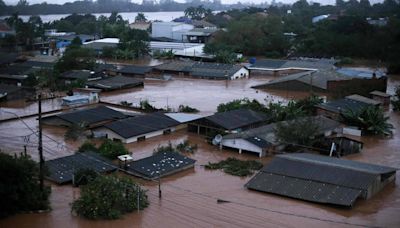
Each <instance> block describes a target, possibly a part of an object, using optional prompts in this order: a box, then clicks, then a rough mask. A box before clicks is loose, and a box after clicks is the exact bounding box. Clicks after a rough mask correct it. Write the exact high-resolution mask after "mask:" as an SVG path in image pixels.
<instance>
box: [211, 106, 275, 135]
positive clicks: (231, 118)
mask: <svg viewBox="0 0 400 228" xmlns="http://www.w3.org/2000/svg"><path fill="white" fill-rule="evenodd" d="M205 119H207V120H209V121H211V122H212V123H214V124H216V125H218V126H220V127H222V128H224V129H226V130H235V129H239V128H242V127H246V126H249V125H252V124H258V123H260V122H264V121H267V120H268V119H269V118H268V116H266V115H265V114H264V113H260V112H256V111H253V110H250V109H237V110H232V111H227V112H219V113H215V114H214V115H212V116H208V117H205Z"/></svg>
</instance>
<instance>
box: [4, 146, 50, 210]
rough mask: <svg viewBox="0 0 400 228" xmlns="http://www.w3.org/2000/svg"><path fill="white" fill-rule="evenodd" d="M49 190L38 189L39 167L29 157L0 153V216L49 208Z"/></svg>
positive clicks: (47, 188)
mask: <svg viewBox="0 0 400 228" xmlns="http://www.w3.org/2000/svg"><path fill="white" fill-rule="evenodd" d="M50 192H51V188H50V187H45V189H44V191H43V192H41V191H40V186H39V167H38V164H37V163H36V162H34V161H33V160H32V159H31V158H30V157H28V156H23V155H21V156H14V157H12V156H10V155H7V154H4V153H0V195H1V199H0V202H1V205H2V206H1V207H0V217H5V216H9V215H12V214H15V213H18V212H27V211H36V210H47V209H49V208H50V203H49V195H50Z"/></svg>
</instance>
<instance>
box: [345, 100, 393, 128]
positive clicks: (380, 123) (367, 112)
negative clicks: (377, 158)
mask: <svg viewBox="0 0 400 228" xmlns="http://www.w3.org/2000/svg"><path fill="white" fill-rule="evenodd" d="M342 118H343V120H344V122H345V123H347V124H349V125H353V126H357V127H360V128H361V129H362V130H363V131H366V132H367V133H370V134H374V135H385V136H387V135H392V134H393V132H392V129H393V125H392V124H390V123H388V121H389V117H388V116H385V114H384V111H383V109H382V108H380V107H379V108H378V107H375V106H372V105H369V106H366V107H364V108H361V109H358V110H351V109H347V110H344V111H343V112H342Z"/></svg>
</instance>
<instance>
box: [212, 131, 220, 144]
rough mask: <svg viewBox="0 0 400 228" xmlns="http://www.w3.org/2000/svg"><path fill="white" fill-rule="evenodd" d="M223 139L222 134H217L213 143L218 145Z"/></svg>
mask: <svg viewBox="0 0 400 228" xmlns="http://www.w3.org/2000/svg"><path fill="white" fill-rule="evenodd" d="M221 141H222V135H219V134H218V135H216V136H215V137H214V139H213V141H212V144H213V145H215V146H216V145H218V144H220V143H221Z"/></svg>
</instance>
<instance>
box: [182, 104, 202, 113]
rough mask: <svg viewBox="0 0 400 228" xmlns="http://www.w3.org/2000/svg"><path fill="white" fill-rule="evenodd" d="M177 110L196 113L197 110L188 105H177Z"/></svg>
mask: <svg viewBox="0 0 400 228" xmlns="http://www.w3.org/2000/svg"><path fill="white" fill-rule="evenodd" d="M178 112H186V113H197V112H199V110H198V109H196V108H192V107H190V106H189V105H179V108H178Z"/></svg>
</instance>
